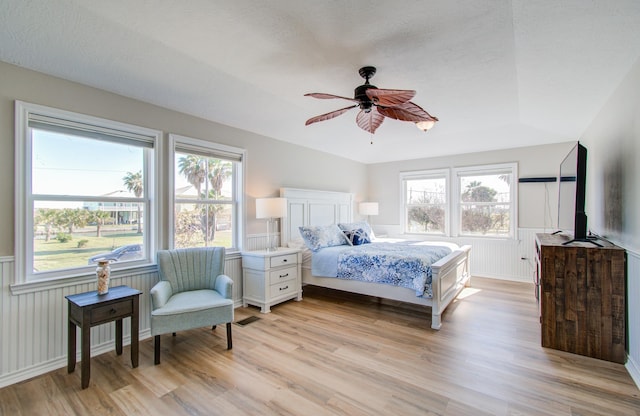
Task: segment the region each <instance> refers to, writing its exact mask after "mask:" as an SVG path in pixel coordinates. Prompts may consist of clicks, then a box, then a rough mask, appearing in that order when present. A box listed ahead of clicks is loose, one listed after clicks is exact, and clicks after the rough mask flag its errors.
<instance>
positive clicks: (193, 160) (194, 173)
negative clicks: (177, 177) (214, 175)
mask: <svg viewBox="0 0 640 416" xmlns="http://www.w3.org/2000/svg"><path fill="white" fill-rule="evenodd" d="M178 169H179V171H180V173H181V174H182V175H184V176H185V178H187V182H189V183H190V184H191V185H193V187H194V188H196V192H197V195H198V198H200V191H201V189H202V184H203V183H204V181H205V180H206V179H207V162H206V158H203V157H200V156H194V155H187V156H183V157H181V158H180V159H178Z"/></svg>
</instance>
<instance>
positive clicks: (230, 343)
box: [227, 322, 233, 350]
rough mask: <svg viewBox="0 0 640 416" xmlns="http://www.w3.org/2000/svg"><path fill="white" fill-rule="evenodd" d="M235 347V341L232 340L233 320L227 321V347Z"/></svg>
mask: <svg viewBox="0 0 640 416" xmlns="http://www.w3.org/2000/svg"><path fill="white" fill-rule="evenodd" d="M231 348H233V342H232V340H231V322H227V349H228V350H230V349H231Z"/></svg>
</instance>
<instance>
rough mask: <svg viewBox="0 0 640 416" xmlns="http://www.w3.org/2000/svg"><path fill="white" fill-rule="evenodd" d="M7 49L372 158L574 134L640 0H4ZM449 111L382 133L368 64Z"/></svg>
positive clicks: (41, 66)
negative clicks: (360, 89)
mask: <svg viewBox="0 0 640 416" xmlns="http://www.w3.org/2000/svg"><path fill="white" fill-rule="evenodd" d="M0 9H1V10H2V13H0V60H2V61H5V62H9V63H12V64H15V65H19V66H22V67H26V68H30V69H34V70H36V71H40V72H44V73H48V74H51V75H54V76H58V77H61V78H64V79H68V80H72V81H77V82H80V83H82V84H86V85H90V86H94V87H97V88H101V89H104V90H107V91H111V92H115V93H118V94H121V95H124V96H128V97H132V98H136V99H139V100H142V101H146V102H149V103H153V104H156V105H159V106H163V107H167V108H170V109H173V110H177V111H180V112H184V113H188V114H192V115H195V116H199V117H202V118H205V119H209V120H213V121H216V122H220V123H223V124H227V125H230V126H234V127H238V128H241V129H244V130H248V131H251V132H255V133H258V134H262V135H265V136H269V137H272V138H275V139H278V140H284V141H288V142H292V143H297V144H299V145H302V146H307V147H310V148H314V149H318V150H321V151H325V152H329V153H334V154H337V155H341V156H344V157H347V158H350V159H354V160H357V161H361V162H365V163H372V162H383V161H392V160H404V159H414V158H419V157H431V156H439V155H447V154H456V153H466V152H475V151H483V150H492V149H498V148H510V147H520V146H528V145H535V144H544V143H553V142H562V141H568V140H576V139H579V138H580V135H581V134H582V133H583V131H584V130H585V129H586V128H587V127H588V125H589V123H590V122H591V121H592V120H593V118H594V117H595V116H596V114H597V112H598V111H599V110H600V109H601V108H602V106H603V105H604V103H605V102H606V100H607V99H608V97H609V96H610V95H611V94H612V92H613V91H614V89H615V88H616V87H617V86H618V85H619V83H620V82H621V81H622V79H623V77H624V76H625V75H626V74H627V73H628V72H629V70H630V69H631V66H632V65H633V64H634V63H635V62H636V61H637V60H638V57H639V56H640V29H639V28H640V1H637V0H628V1H624V0H594V1H584V0H572V1H564V0H541V1H539V0H513V1H505V0H449V1H440V0H428V1H427V0H421V1H408V0H395V1H388V0H385V1H378V0H374V1H371V0H366V1H365V0H351V1H335V0H333V1H328V0H315V1H300V0H271V1H257V0H252V1H248V0H235V1H226V0H225V1H222V0H218V1H217V0H188V1H175V0H146V1H131V0H109V1H104V0H40V1H34V0H0ZM364 65H373V66H376V67H377V68H378V73H377V74H376V75H375V77H374V78H373V79H372V83H373V84H374V85H377V86H378V87H379V88H398V89H415V90H416V91H417V94H416V97H415V98H414V99H413V101H414V102H415V103H416V104H418V105H420V106H422V107H423V108H425V109H426V110H427V111H428V112H429V113H431V114H433V115H435V116H437V117H438V118H439V119H440V120H441V121H440V122H439V123H438V124H436V126H435V127H434V128H433V129H432V130H431V131H429V132H428V133H423V132H421V131H419V130H418V129H417V128H416V127H415V126H413V125H412V124H411V123H406V122H400V121H396V120H390V119H387V120H385V122H384V123H383V125H382V126H381V127H380V128H379V129H378V130H377V132H376V134H375V136H373V145H371V144H370V141H371V137H370V135H369V134H368V133H366V132H364V131H362V130H360V129H359V128H358V127H357V126H356V124H355V116H356V114H357V111H356V110H351V111H350V112H348V113H346V114H344V115H342V116H340V117H338V118H335V119H333V120H329V121H325V122H322V123H316V124H313V125H311V126H307V127H305V126H304V122H305V120H307V119H308V118H310V117H312V116H315V115H318V114H322V113H326V112H329V111H332V110H335V109H338V108H342V107H345V106H347V105H348V104H349V103H348V102H346V101H342V100H316V99H313V98H308V97H304V96H303V95H304V94H305V93H307V92H326V93H331V94H336V95H343V96H351V95H352V94H353V89H354V88H355V87H356V86H357V85H359V84H361V83H362V81H363V80H362V79H361V78H360V76H359V75H358V68H360V67H361V66H364Z"/></svg>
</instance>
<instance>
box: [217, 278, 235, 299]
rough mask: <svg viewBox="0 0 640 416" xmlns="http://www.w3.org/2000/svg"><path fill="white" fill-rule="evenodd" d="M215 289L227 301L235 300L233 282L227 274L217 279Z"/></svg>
mask: <svg viewBox="0 0 640 416" xmlns="http://www.w3.org/2000/svg"><path fill="white" fill-rule="evenodd" d="M214 289H215V290H216V292H218V293H220V294H221V295H222V296H223V297H225V298H226V299H232V298H233V280H231V278H230V277H229V276H227V275H226V274H221V275H218V277H216V282H215V284H214Z"/></svg>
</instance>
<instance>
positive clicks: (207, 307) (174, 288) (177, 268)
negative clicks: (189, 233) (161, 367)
mask: <svg viewBox="0 0 640 416" xmlns="http://www.w3.org/2000/svg"><path fill="white" fill-rule="evenodd" d="M224 256H225V249H224V247H202V248H185V249H176V250H159V251H158V271H159V275H160V281H159V282H158V283H157V284H156V285H155V286H154V287H153V288H152V289H151V308H152V311H151V335H152V336H153V337H154V363H155V364H160V335H162V334H168V333H173V335H174V336H175V335H176V332H177V331H184V330H187V329H193V328H200V327H203V326H209V325H212V330H213V329H215V328H216V325H217V324H223V323H226V324H227V349H231V348H232V342H231V324H232V322H233V299H232V296H233V295H232V289H233V281H232V280H231V278H230V277H228V276H226V275H224V274H223V272H224Z"/></svg>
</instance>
